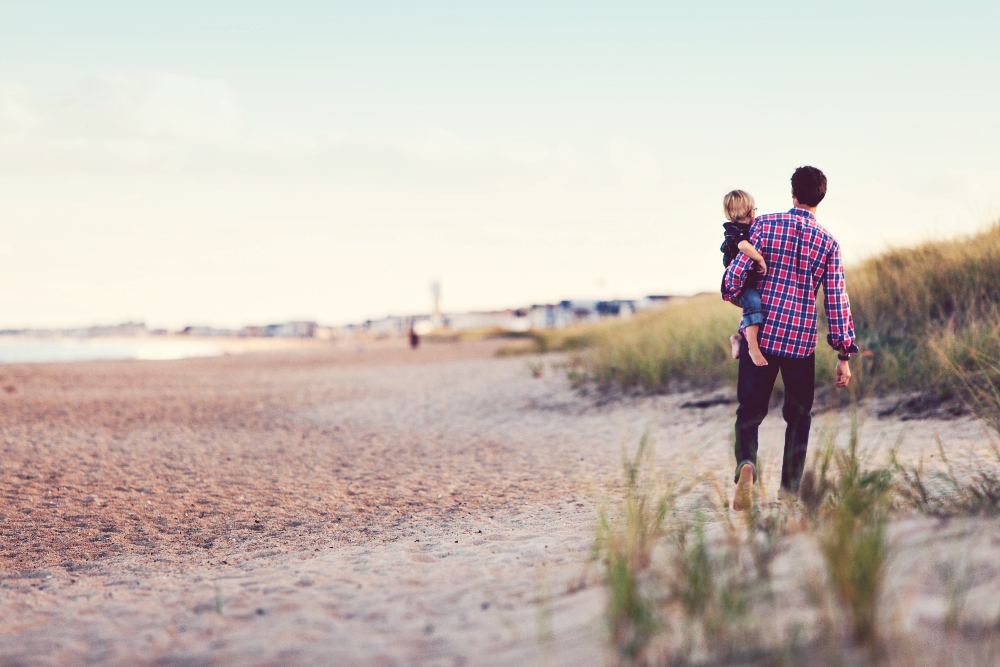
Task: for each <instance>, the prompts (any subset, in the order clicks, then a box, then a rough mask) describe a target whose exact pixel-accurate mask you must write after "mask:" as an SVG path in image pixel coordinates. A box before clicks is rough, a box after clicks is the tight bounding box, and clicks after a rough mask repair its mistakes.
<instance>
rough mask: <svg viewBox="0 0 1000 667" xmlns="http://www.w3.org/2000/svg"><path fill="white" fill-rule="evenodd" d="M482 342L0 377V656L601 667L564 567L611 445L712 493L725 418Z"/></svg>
mask: <svg viewBox="0 0 1000 667" xmlns="http://www.w3.org/2000/svg"><path fill="white" fill-rule="evenodd" d="M498 345H499V344H498V343H495V342H489V341H485V342H483V341H480V342H465V343H447V344H445V343H439V344H427V345H424V346H423V347H422V348H421V349H419V350H417V351H415V352H414V351H411V350H409V349H407V348H405V346H404V345H403V344H402V342H394V341H389V342H382V343H375V344H372V343H369V344H367V345H366V346H355V345H354V344H340V345H337V344H334V343H324V344H321V345H312V346H304V347H302V348H300V349H295V350H290V351H283V352H271V353H267V354H244V355H239V356H226V357H219V358H213V359H198V360H183V361H170V362H139V361H132V362H87V363H77V364H50V365H22V366H6V367H0V387H3V392H2V393H0V410H2V414H3V422H2V442H3V444H2V458H0V490H2V494H3V499H4V502H3V505H2V507H0V556H2V559H3V560H2V563H3V571H2V574H0V664H9V665H35V664H39V665H47V664H60V665H81V664H107V665H142V664H156V665H175V664H176V665H213V664H245V665H339V664H352V665H464V664H469V665H522V664H527V663H532V664H565V665H591V664H592V665H599V664H604V662H605V659H606V655H607V654H606V649H605V644H604V634H603V632H604V630H603V623H602V618H601V613H602V609H603V602H604V597H603V596H604V593H603V590H602V588H601V586H600V580H599V576H598V572H597V570H596V568H595V567H593V566H590V565H589V564H588V563H589V559H588V557H589V553H590V549H591V546H592V543H593V537H594V526H595V520H596V508H597V506H598V505H599V504H600V503H601V502H602V501H603V500H604V499H606V498H608V497H609V496H614V493H615V491H614V489H615V486H616V483H617V480H618V477H619V470H620V454H621V448H622V445H623V444H629V445H632V446H634V444H635V443H636V442H637V441H638V439H639V436H640V435H641V433H642V432H643V431H644V430H646V429H651V432H652V433H653V434H654V436H655V439H656V441H657V456H658V461H659V464H660V465H661V466H662V467H664V468H669V469H671V470H672V471H674V472H675V474H678V473H679V474H695V473H705V472H706V471H708V473H709V474H708V476H707V477H706V479H705V481H704V482H703V483H702V484H700V485H699V486H698V487H697V488H696V490H695V491H694V492H693V493H691V494H689V495H688V496H687V497H686V498H685V501H684V502H685V503H686V505H687V506H688V507H697V506H698V505H699V504H704V505H705V506H706V507H708V506H712V505H717V504H718V503H719V501H720V497H719V493H718V491H717V489H721V490H722V493H723V494H724V493H726V492H728V490H729V489H730V488H731V487H730V486H729V485H728V484H727V481H726V480H727V479H728V480H731V474H732V473H731V470H732V462H731V461H730V457H731V456H732V454H731V430H732V412H733V407H734V406H732V405H731V404H722V405H716V406H713V407H709V408H705V409H686V408H681V407H680V406H681V404H682V403H684V402H685V401H689V400H690V399H691V396H690V395H674V396H658V397H644V398H636V397H632V398H616V399H614V400H607V399H606V398H603V397H599V396H594V395H585V394H582V393H581V392H579V391H575V390H573V389H572V388H571V387H570V386H569V385H568V383H567V382H566V380H565V377H564V374H563V373H562V372H560V371H559V370H558V369H554V368H553V366H554V365H556V364H557V363H558V362H560V361H561V358H560V357H558V356H550V357H546V358H545V371H544V373H543V374H542V377H541V378H534V377H532V373H531V372H530V371H529V368H528V365H527V363H526V360H525V358H523V357H513V358H511V357H508V358H497V357H496V356H495V352H496V349H497V347H498ZM815 424H816V426H815V428H816V432H817V434H819V433H821V432H823V431H824V430H830V431H832V430H838V432H839V433H840V434H841V436H842V435H843V433H844V432H845V426H844V417H843V415H839V414H829V415H827V416H822V415H821V416H819V417H817V418H816V422H815ZM782 426H783V424H782V422H781V419H780V411H775V412H774V413H773V414H772V417H771V418H769V419H768V420H767V421H766V422H765V425H764V427H763V429H762V437H763V439H764V442H765V443H767V444H766V445H765V448H764V450H763V451H762V462H763V466H762V467H763V472H764V475H763V481H764V484H763V485H762V489H761V490H762V491H763V492H764V497H765V498H766V497H768V494H770V495H773V494H774V493H775V492H776V488H775V486H776V484H775V483H773V480H772V477H776V473H777V470H778V468H777V466H779V465H780V442H781V431H782ZM935 432H939V433H940V434H941V435H942V437H943V438H944V440H945V442H946V446H947V447H948V448H949V451H954V452H956V456H958V454H957V453H958V452H963V453H964V452H968V451H970V450H971V448H979V449H982V447H983V443H984V438H983V436H982V432H981V427H980V426H979V424H977V423H976V422H975V421H973V420H971V419H968V418H963V419H957V420H952V421H948V422H940V421H927V422H900V421H898V420H895V419H888V420H876V419H871V420H869V422H868V423H867V424H866V425H865V434H866V437H865V441H866V442H867V443H869V444H872V443H874V444H875V445H877V446H878V447H882V448H884V447H886V446H889V445H892V444H894V443H896V442H897V441H899V439H900V435H902V437H903V442H904V447H903V448H902V450H901V451H902V455H903V457H904V458H905V459H906V460H911V461H912V460H916V458H917V457H919V456H920V455H921V453H923V454H924V455H925V456H930V455H931V454H932V453H933V450H932V449H931V448H930V445H931V444H932V443H933V435H934V433H935ZM817 437H820V436H819V435H818V436H817ZM964 455H965V454H962V456H964ZM772 470H773V471H774V472H775V475H773V476H769V472H770V471H772Z"/></svg>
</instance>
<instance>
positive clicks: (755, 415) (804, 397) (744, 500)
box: [723, 167, 858, 511]
mask: <svg viewBox="0 0 1000 667" xmlns="http://www.w3.org/2000/svg"><path fill="white" fill-rule="evenodd" d="M825 196H826V176H825V175H823V172H822V171H820V170H819V169H817V168H815V167H799V168H798V169H796V170H795V173H794V174H792V209H791V210H790V211H788V212H787V213H772V214H770V215H762V216H760V217H758V218H757V219H756V220H754V222H753V224H752V225H751V226H750V243H751V244H752V245H753V247H754V248H756V249H757V251H758V252H759V253H761V254H762V255H763V257H764V258H765V259H766V265H767V267H768V271H767V274H766V275H764V274H761V275H760V277H759V280H758V285H757V289H758V290H759V291H760V299H761V306H762V310H763V314H764V322H763V324H762V326H761V329H760V340H759V345H760V349H761V351H762V352H763V355H764V358H765V359H766V360H767V365H766V366H758V365H757V364H755V363H753V362H752V361H751V358H750V354H749V346H748V343H747V340H746V333H747V332H746V329H745V328H742V330H741V333H743V334H744V336H743V340H742V341H740V355H739V360H740V366H739V380H738V383H737V390H736V392H737V399H738V400H739V407H738V408H737V409H736V447H735V450H736V474H735V477H734V479H735V481H736V493H735V494H734V496H733V509H734V510H738V511H739V510H747V509H750V507H751V502H752V500H751V495H752V493H751V492H752V488H753V484H754V482H756V481H757V430H758V427H759V426H760V423H761V422H762V421H763V420H764V417H765V416H767V408H768V404H769V403H770V400H771V390H772V389H773V388H774V381H775V380H776V379H777V377H778V372H779V371H780V372H781V379H782V381H783V382H784V385H785V403H784V406H783V408H782V416H783V417H784V418H785V423H786V425H787V426H786V428H785V451H784V457H783V459H782V465H781V490H782V492H784V493H786V494H795V493H797V492H798V489H799V483H800V481H801V480H802V471H803V468H804V466H805V461H806V450H807V449H808V447H809V428H810V426H811V423H812V404H813V394H814V390H815V383H816V354H815V353H816V337H817V335H816V296H817V294H818V292H819V288H820V287H822V288H823V295H824V307H825V308H826V316H827V323H828V325H829V329H830V333H829V334H828V335H827V342H828V343H829V344H830V346H831V347H832V348H833V349H835V350H837V353H838V354H837V358H838V361H837V369H836V372H837V380H836V384H837V386H838V387H846V386H847V384H848V382H850V379H851V368H850V364H849V360H850V358H851V355H854V354H857V353H858V346H857V345H856V343H855V335H854V319H853V318H852V317H851V306H850V302H849V301H848V299H847V289H846V286H845V284H844V267H843V265H842V264H841V258H840V246H839V245H838V243H837V241H836V240H835V239H834V238H833V236H831V235H830V233H829V232H827V231H826V230H825V229H823V228H822V227H821V226H820V225H819V224H818V223H817V222H816V207H817V206H819V203H820V202H821V201H823V197H825ZM753 269H754V260H753V259H752V258H751V257H750V256H749V255H747V254H744V253H742V252H741V253H740V254H739V255H738V256H737V257H736V258H735V259H734V260H733V262H732V263H730V264H729V267H728V268H727V269H726V275H725V278H724V279H723V298H724V299H726V300H727V301H737V300H738V299H739V297H740V294H741V293H742V292H743V290H744V289H745V285H746V283H747V280H748V278H749V277H750V276H751V275H753V274H754V273H755V272H754V270H753Z"/></svg>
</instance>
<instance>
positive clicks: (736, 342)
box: [729, 334, 740, 359]
mask: <svg viewBox="0 0 1000 667" xmlns="http://www.w3.org/2000/svg"><path fill="white" fill-rule="evenodd" d="M729 344H730V345H732V346H733V359H739V358H740V335H739V334H733V335H732V336H730V337H729Z"/></svg>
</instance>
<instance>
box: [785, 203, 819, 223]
mask: <svg viewBox="0 0 1000 667" xmlns="http://www.w3.org/2000/svg"><path fill="white" fill-rule="evenodd" d="M788 214H789V215H795V216H798V217H800V218H805V219H807V220H811V221H812V222H816V216H815V214H813V212H812V211H807V210H805V209H804V208H796V207H794V206H793V207H792V209H791V210H790V211H788Z"/></svg>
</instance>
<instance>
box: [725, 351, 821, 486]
mask: <svg viewBox="0 0 1000 667" xmlns="http://www.w3.org/2000/svg"><path fill="white" fill-rule="evenodd" d="M764 357H765V358H766V359H767V363H768V365H767V366H757V365H756V364H754V363H753V360H751V359H750V352H749V351H748V349H747V341H746V338H744V339H743V341H742V342H741V343H740V378H739V383H738V385H737V389H736V397H737V398H738V399H739V402H740V406H739V407H738V408H737V409H736V479H737V480H738V479H739V476H740V468H742V467H743V464H744V463H752V464H753V465H754V468H755V469H758V466H757V428H758V427H759V426H760V423H761V422H762V421H764V417H766V416H767V407H768V404H769V403H770V402H771V390H772V389H774V381H775V380H776V379H777V378H778V371H779V370H780V371H781V379H782V381H783V382H784V384H785V405H784V407H783V408H782V411H781V412H782V415H783V416H784V418H785V423H786V424H787V426H786V428H785V456H784V461H783V462H782V464H781V488H783V489H785V490H786V491H797V490H798V488H799V481H800V480H801V479H802V470H803V467H804V466H805V463H806V450H807V449H808V448H809V427H810V425H811V424H812V404H813V392H814V390H815V388H816V355H815V353H814V354H810V355H809V356H808V357H805V358H802V359H796V358H794V357H779V356H777V355H774V354H767V353H764ZM754 481H756V479H755V480H754Z"/></svg>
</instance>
